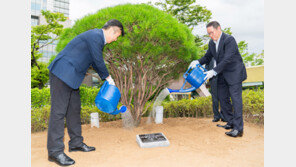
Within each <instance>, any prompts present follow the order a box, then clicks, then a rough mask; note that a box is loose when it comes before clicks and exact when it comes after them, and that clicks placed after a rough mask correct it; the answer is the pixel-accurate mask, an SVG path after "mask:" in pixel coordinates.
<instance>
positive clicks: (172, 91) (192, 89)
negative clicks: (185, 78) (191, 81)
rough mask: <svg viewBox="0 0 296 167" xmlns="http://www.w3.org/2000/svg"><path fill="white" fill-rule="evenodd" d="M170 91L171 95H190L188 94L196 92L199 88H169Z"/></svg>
mask: <svg viewBox="0 0 296 167" xmlns="http://www.w3.org/2000/svg"><path fill="white" fill-rule="evenodd" d="M167 89H168V90H169V92H170V93H177V92H178V93H188V92H192V91H194V90H195V89H197V88H195V87H191V88H189V89H178V90H177V89H170V88H167Z"/></svg>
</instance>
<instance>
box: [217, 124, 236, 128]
mask: <svg viewBox="0 0 296 167" xmlns="http://www.w3.org/2000/svg"><path fill="white" fill-rule="evenodd" d="M217 126H218V127H221V128H224V129H233V126H231V125H228V124H226V125H220V124H217Z"/></svg>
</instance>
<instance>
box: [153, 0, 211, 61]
mask: <svg viewBox="0 0 296 167" xmlns="http://www.w3.org/2000/svg"><path fill="white" fill-rule="evenodd" d="M154 5H155V6H156V7H159V8H160V9H161V10H163V11H165V12H166V13H168V14H170V15H172V16H173V17H175V18H177V19H178V20H179V22H181V23H184V24H186V25H187V26H188V27H189V28H190V29H191V30H193V29H194V28H195V27H197V26H199V25H203V24H205V23H207V22H209V20H210V19H211V18H212V12H211V11H210V10H208V9H207V8H206V7H203V6H200V5H198V4H197V3H196V0H165V1H164V2H156V3H154ZM194 40H195V43H196V46H197V54H198V57H201V56H203V55H204V54H205V52H206V50H207V44H205V41H206V40H207V37H206V36H203V35H198V34H196V35H195V39H194Z"/></svg>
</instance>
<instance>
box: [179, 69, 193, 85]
mask: <svg viewBox="0 0 296 167" xmlns="http://www.w3.org/2000/svg"><path fill="white" fill-rule="evenodd" d="M189 70H191V67H189V68H188V70H187V71H186V72H185V73H184V74H183V78H184V79H185V83H186V78H187V76H188V74H189V72H188V71H189ZM185 83H184V85H185ZM184 85H183V86H184ZM181 89H182V88H181Z"/></svg>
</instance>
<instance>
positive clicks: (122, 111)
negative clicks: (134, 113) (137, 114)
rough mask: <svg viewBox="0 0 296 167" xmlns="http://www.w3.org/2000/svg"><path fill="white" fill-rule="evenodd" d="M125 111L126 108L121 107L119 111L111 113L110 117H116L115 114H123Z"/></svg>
mask: <svg viewBox="0 0 296 167" xmlns="http://www.w3.org/2000/svg"><path fill="white" fill-rule="evenodd" d="M126 110H127V108H126V106H121V107H120V109H119V110H118V109H116V111H114V112H111V113H110V114H111V115H117V114H119V113H124V112H125V111H126Z"/></svg>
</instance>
